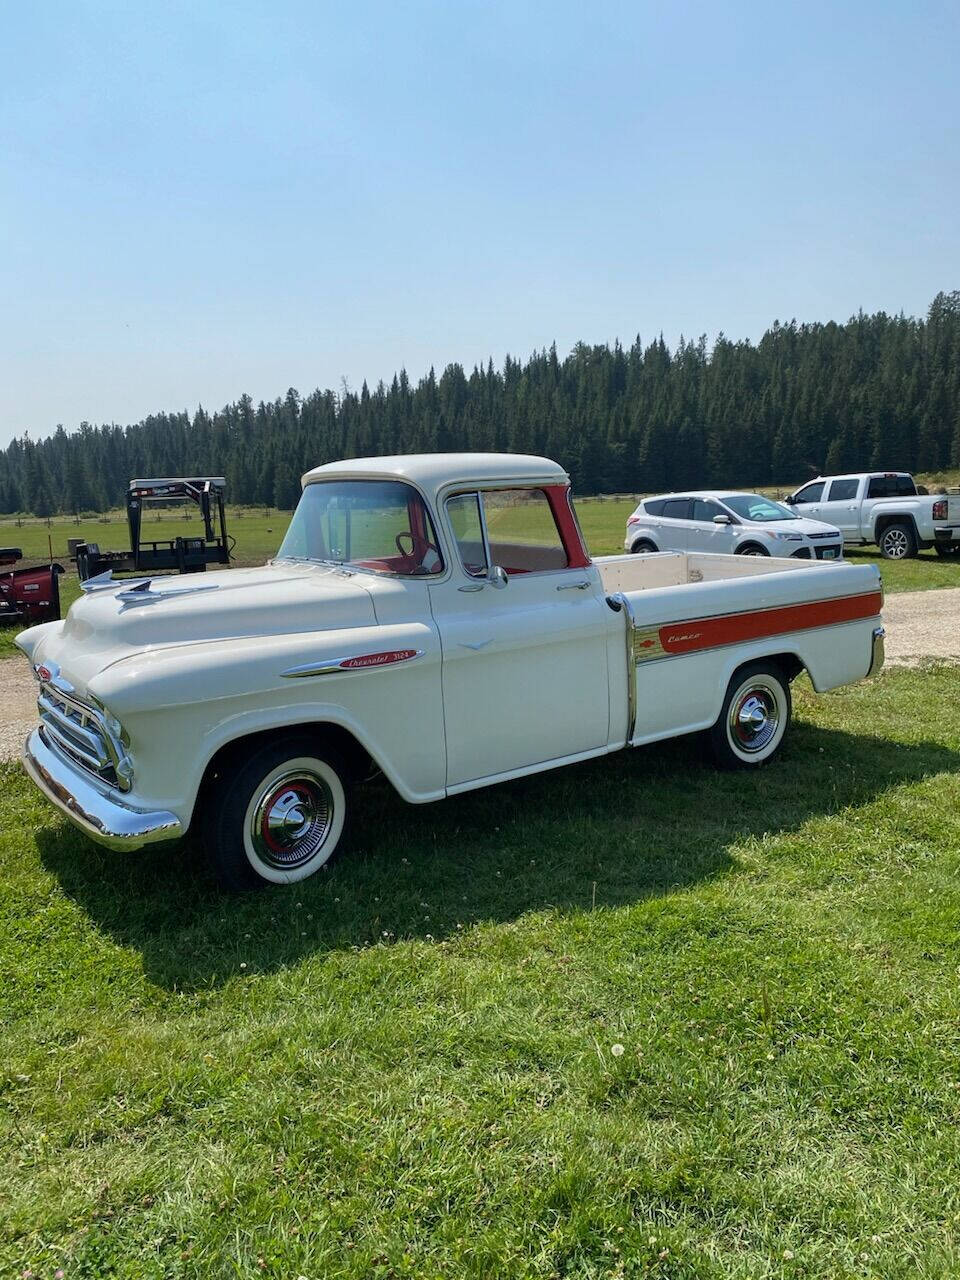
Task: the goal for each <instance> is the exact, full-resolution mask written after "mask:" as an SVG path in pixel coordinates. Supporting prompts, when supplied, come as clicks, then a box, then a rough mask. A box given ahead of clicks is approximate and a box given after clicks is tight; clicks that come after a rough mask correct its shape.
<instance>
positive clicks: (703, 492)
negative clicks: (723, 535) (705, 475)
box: [643, 489, 782, 505]
mask: <svg viewBox="0 0 960 1280" xmlns="http://www.w3.org/2000/svg"><path fill="white" fill-rule="evenodd" d="M739 497H744V498H763V500H764V501H765V502H777V501H778V499H777V498H767V497H765V496H764V494H762V493H754V492H753V490H752V489H675V490H674V491H673V492H672V493H657V494H651V495H650V497H649V498H644V499H643V501H644V502H651V501H653V500H654V499H655V498H717V499H718V500H719V501H720V502H722V501H723V500H724V498H739ZM781 505H782V503H781Z"/></svg>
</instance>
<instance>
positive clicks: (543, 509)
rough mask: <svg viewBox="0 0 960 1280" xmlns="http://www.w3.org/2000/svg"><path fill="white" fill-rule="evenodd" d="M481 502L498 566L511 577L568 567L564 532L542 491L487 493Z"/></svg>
mask: <svg viewBox="0 0 960 1280" xmlns="http://www.w3.org/2000/svg"><path fill="white" fill-rule="evenodd" d="M480 500H481V502H482V503H483V518H484V522H485V524H486V527H487V541H488V545H489V547H490V558H491V560H492V561H493V563H494V564H498V565H500V567H501V568H503V569H506V571H507V573H508V574H513V573H545V572H548V571H549V570H551V569H565V568H566V567H567V553H566V550H565V548H564V545H563V540H562V539H561V537H560V530H559V529H558V528H557V522H556V520H554V518H553V512H552V511H551V510H550V503H549V502H548V501H547V495H546V494H545V493H544V492H543V490H542V489H493V490H490V489H487V490H484V491H483V492H482V493H481V494H480Z"/></svg>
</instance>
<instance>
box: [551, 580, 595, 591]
mask: <svg viewBox="0 0 960 1280" xmlns="http://www.w3.org/2000/svg"><path fill="white" fill-rule="evenodd" d="M589 587H590V583H589V582H564V583H563V585H562V586H559V587H557V590H558V591H587V590H588V589H589Z"/></svg>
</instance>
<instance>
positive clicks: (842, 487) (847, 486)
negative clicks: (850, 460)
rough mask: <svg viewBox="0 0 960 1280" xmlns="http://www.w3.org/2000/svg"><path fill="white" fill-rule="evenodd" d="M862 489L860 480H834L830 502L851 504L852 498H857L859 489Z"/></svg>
mask: <svg viewBox="0 0 960 1280" xmlns="http://www.w3.org/2000/svg"><path fill="white" fill-rule="evenodd" d="M859 487H860V481H859V480H834V481H833V483H832V484H831V486H830V495H829V499H828V501H830V502H849V501H850V499H851V498H855V497H856V496H857V489H858V488H859Z"/></svg>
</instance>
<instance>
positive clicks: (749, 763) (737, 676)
mask: <svg viewBox="0 0 960 1280" xmlns="http://www.w3.org/2000/svg"><path fill="white" fill-rule="evenodd" d="M792 710H793V704H792V701H791V698H790V683H789V681H788V680H787V679H786V678H785V676H784V674H783V671H782V670H781V669H780V667H779V666H777V665H776V664H775V663H772V662H751V663H750V664H749V665H748V666H745V667H741V668H740V670H739V671H736V672H734V675H733V679H732V680H731V681H730V684H729V687H728V688H727V693H726V697H725V698H724V700H723V707H722V709H721V711H720V715H719V716H718V717H717V720H716V723H715V724H714V726H713V728H712V729H710V730H708V733H707V741H708V742H709V745H710V752H711V755H712V756H713V759H714V762H715V764H717V765H718V766H719V767H720V768H721V769H757V768H759V767H760V766H761V765H764V764H766V763H767V762H768V761H769V760H772V759H773V757H774V756H775V755H776V754H777V752H778V751H779V750H780V745H781V743H782V742H783V737H784V734H785V733H786V731H787V726H788V725H789V723H790V716H791V714H792Z"/></svg>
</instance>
